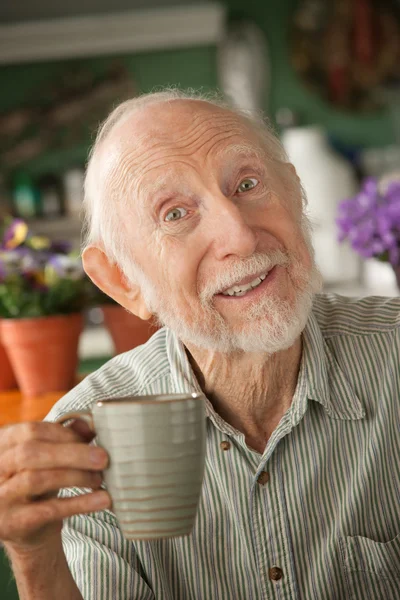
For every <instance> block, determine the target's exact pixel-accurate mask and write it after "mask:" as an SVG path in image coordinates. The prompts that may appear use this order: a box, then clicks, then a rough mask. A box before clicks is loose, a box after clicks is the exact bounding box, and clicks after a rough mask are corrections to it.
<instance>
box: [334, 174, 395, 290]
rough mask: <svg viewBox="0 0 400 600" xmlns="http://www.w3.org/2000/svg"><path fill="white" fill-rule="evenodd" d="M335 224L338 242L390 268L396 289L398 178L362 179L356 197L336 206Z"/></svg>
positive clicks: (393, 176)
mask: <svg viewBox="0 0 400 600" xmlns="http://www.w3.org/2000/svg"><path fill="white" fill-rule="evenodd" d="M336 223H337V226H338V228H339V241H344V240H348V241H349V242H350V245H351V246H352V248H353V249H354V250H355V251H356V252H357V253H358V254H360V255H361V256H362V257H363V258H365V259H371V258H373V259H376V260H377V261H380V262H381V263H387V264H388V265H390V266H391V268H392V269H393V271H394V273H395V276H396V281H397V285H398V287H399V288H400V175H399V174H397V175H392V176H388V177H386V178H384V179H382V180H381V181H379V180H378V179H376V178H372V177H369V178H368V179H366V180H365V181H364V183H363V185H362V186H361V189H360V191H359V193H358V194H356V196H354V197H353V198H349V199H346V200H343V201H342V202H341V203H340V204H339V209H338V217H337V219H336Z"/></svg>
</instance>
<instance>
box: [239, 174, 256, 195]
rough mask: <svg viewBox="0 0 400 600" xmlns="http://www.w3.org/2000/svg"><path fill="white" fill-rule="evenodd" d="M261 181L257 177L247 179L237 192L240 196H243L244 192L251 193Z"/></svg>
mask: <svg viewBox="0 0 400 600" xmlns="http://www.w3.org/2000/svg"><path fill="white" fill-rule="evenodd" d="M258 183H259V181H258V179H256V178H255V177H246V179H243V181H241V182H240V184H239V187H238V188H237V190H236V191H237V192H238V193H239V194H243V192H249V191H250V190H252V189H253V188H255V187H256V185H258Z"/></svg>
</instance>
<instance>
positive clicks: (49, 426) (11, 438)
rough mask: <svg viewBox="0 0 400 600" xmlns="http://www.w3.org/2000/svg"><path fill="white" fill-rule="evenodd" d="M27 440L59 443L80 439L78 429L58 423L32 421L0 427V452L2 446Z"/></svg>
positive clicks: (10, 445) (13, 444)
mask: <svg viewBox="0 0 400 600" xmlns="http://www.w3.org/2000/svg"><path fill="white" fill-rule="evenodd" d="M29 440H42V441H47V442H54V443H60V444H62V443H68V442H80V441H82V439H81V436H80V435H79V432H78V431H76V430H75V429H73V428H71V427H63V426H62V425H60V424H59V423H48V422H44V421H32V422H30V423H20V424H18V425H9V426H7V427H2V428H0V452H1V450H2V449H3V448H11V447H13V446H16V445H17V444H20V443H21V442H26V441H29Z"/></svg>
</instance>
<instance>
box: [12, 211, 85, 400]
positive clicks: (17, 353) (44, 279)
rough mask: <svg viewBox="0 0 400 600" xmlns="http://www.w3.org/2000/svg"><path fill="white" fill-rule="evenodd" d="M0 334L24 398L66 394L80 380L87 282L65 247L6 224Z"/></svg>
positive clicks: (77, 260)
mask: <svg viewBox="0 0 400 600" xmlns="http://www.w3.org/2000/svg"><path fill="white" fill-rule="evenodd" d="M0 240H1V247H0V334H1V339H2V343H3V345H4V347H5V349H6V351H7V354H8V357H9V359H10V362H11V365H12V367H13V369H14V372H15V375H16V378H17V381H18V384H19V387H20V388H21V391H22V393H23V394H24V395H25V396H37V395H40V394H43V393H46V392H50V391H58V390H67V389H69V388H70V387H71V386H72V385H73V383H74V379H75V373H76V367H77V361H78V341H79V336H80V333H81V330H82V326H83V318H82V309H83V308H84V306H85V304H86V299H87V286H88V280H87V278H86V276H85V274H84V271H83V269H82V263H81V259H80V257H79V255H78V254H75V253H72V252H71V249H70V246H69V244H68V243H65V242H52V241H50V240H49V239H47V238H44V237H39V236H35V235H32V234H31V233H30V232H29V229H28V226H27V224H26V223H25V222H24V221H22V220H21V219H10V218H6V219H3V221H2V223H1V235H0Z"/></svg>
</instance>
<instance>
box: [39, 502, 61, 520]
mask: <svg viewBox="0 0 400 600" xmlns="http://www.w3.org/2000/svg"><path fill="white" fill-rule="evenodd" d="M38 516H39V518H40V520H41V521H42V522H44V523H51V522H52V521H57V520H58V519H60V508H59V501H58V500H57V498H55V499H52V500H46V502H43V504H42V505H41V506H40V509H39V510H38Z"/></svg>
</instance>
